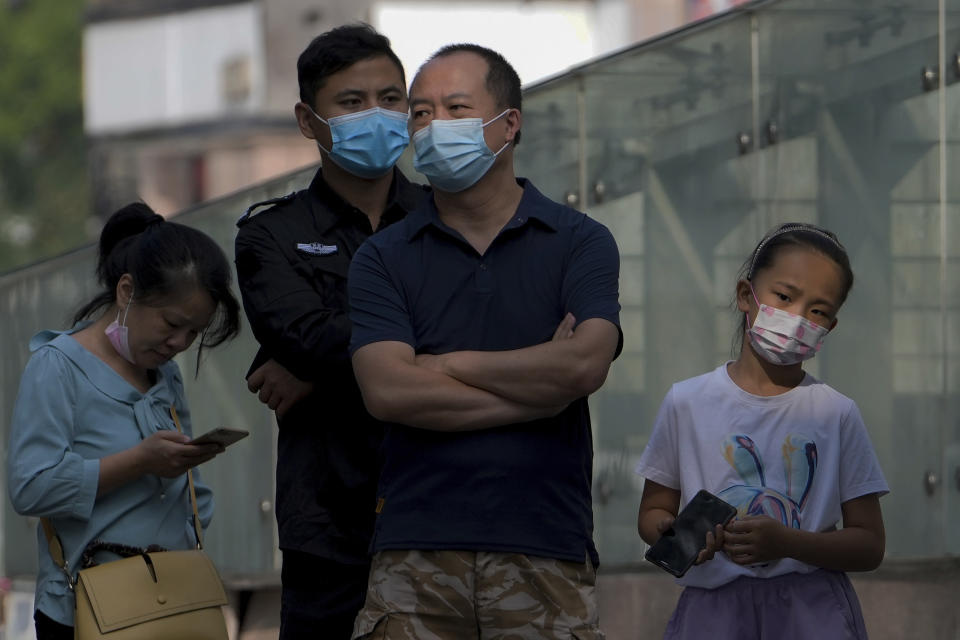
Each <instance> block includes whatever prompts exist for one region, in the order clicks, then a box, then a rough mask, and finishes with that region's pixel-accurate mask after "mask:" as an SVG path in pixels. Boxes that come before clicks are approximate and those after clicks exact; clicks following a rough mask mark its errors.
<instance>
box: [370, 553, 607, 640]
mask: <svg viewBox="0 0 960 640" xmlns="http://www.w3.org/2000/svg"><path fill="white" fill-rule="evenodd" d="M595 583H596V573H595V571H594V569H593V566H592V564H591V563H590V561H589V560H588V561H587V562H585V563H583V564H579V563H576V562H564V561H562V560H552V559H549V558H539V557H535V556H527V555H523V554H518V553H487V552H471V551H381V552H380V553H378V554H376V555H375V556H374V557H373V565H372V567H371V568H370V582H369V585H368V587H367V599H366V603H365V604H364V606H363V609H361V611H360V614H359V615H358V616H357V621H356V624H355V625H354V628H353V637H354V638H363V639H364V640H494V639H496V640H526V639H528V638H530V639H533V638H536V639H540V638H545V639H561V638H562V639H563V640H567V639H571V638H576V639H579V640H603V637H604V636H603V633H601V631H600V629H599V628H598V626H597V623H598V617H599V616H598V613H597V605H596V601H595V599H594V585H595Z"/></svg>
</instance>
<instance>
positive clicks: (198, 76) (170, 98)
mask: <svg viewBox="0 0 960 640" xmlns="http://www.w3.org/2000/svg"><path fill="white" fill-rule="evenodd" d="M263 60H264V53H263V36H262V24H261V19H260V7H259V5H258V4H256V3H253V2H251V3H248V4H237V5H227V6H223V7H215V8H209V9H199V10H195V11H187V12H184V13H177V14H169V15H163V16H154V17H148V18H142V19H135V20H118V21H112V22H103V23H93V24H90V25H88V26H87V28H86V30H85V32H84V42H83V63H84V74H85V77H84V119H85V128H86V131H87V133H90V134H104V133H119V132H123V131H130V130H135V129H142V128H153V127H163V126H172V125H178V124H183V123H190V122H198V121H210V120H214V119H220V118H226V117H229V115H230V114H233V113H238V112H239V113H243V112H251V111H256V110H257V109H258V108H259V107H260V105H262V103H263V95H262V94H263V84H264V82H263V75H264V73H263ZM231 61H246V63H245V64H247V71H246V74H241V76H246V77H247V79H248V81H249V94H248V95H247V96H246V97H245V98H244V99H241V100H238V101H235V102H233V103H231V102H230V101H229V100H228V99H227V97H226V96H225V95H224V91H223V83H224V81H225V75H224V73H225V68H226V66H227V65H228V64H229V63H230V62H231Z"/></svg>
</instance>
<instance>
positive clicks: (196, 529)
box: [170, 405, 203, 549]
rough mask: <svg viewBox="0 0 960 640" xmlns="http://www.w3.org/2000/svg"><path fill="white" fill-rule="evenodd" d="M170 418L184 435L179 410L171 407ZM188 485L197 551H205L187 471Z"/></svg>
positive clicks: (191, 485)
mask: <svg viewBox="0 0 960 640" xmlns="http://www.w3.org/2000/svg"><path fill="white" fill-rule="evenodd" d="M170 417H172V418H173V424H175V425H177V431H179V432H180V433H183V429H182V428H181V427H180V418H179V417H177V408H176V407H175V406H173V405H170ZM187 484H188V486H189V487H190V506H191V507H192V508H193V532H194V533H195V534H196V535H197V549H203V527H202V526H201V525H200V512H199V511H197V492H196V490H195V489H194V488H193V471H192V470H190V469H187Z"/></svg>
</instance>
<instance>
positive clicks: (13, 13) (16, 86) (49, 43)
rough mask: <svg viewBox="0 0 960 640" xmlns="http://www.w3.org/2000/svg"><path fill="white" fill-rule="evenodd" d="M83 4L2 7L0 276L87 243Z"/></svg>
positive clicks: (56, 1) (33, 2) (25, 1)
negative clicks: (7, 271) (82, 45)
mask: <svg viewBox="0 0 960 640" xmlns="http://www.w3.org/2000/svg"><path fill="white" fill-rule="evenodd" d="M82 11H83V1H82V0H19V1H17V2H12V1H11V0H0V272H2V271H5V270H7V269H10V268H12V267H15V266H18V265H21V264H24V263H26V262H32V261H35V260H39V259H42V258H46V257H50V256H52V255H56V254H58V253H62V252H63V251H66V250H68V249H71V248H74V247H76V246H78V245H80V244H84V243H86V242H87V241H88V238H87V234H86V231H85V224H86V221H87V219H88V217H89V216H90V204H89V203H90V197H89V186H88V179H87V162H86V145H85V141H84V135H83V98H82V73H81V67H82V63H81V60H82V56H81V42H82V29H83V19H82Z"/></svg>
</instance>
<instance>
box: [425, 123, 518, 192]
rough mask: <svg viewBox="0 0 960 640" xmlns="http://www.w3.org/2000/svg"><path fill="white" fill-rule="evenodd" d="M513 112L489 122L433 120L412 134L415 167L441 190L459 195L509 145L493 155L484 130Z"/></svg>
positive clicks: (478, 177)
mask: <svg viewBox="0 0 960 640" xmlns="http://www.w3.org/2000/svg"><path fill="white" fill-rule="evenodd" d="M511 110H512V109H505V110H504V111H503V113H501V114H500V115H498V116H497V117H496V118H492V119H490V120H488V121H487V122H484V121H483V119H481V118H457V119H454V120H431V121H430V124H428V125H427V126H425V127H424V128H423V129H420V130H419V131H417V132H416V133H414V134H413V149H414V151H415V153H414V157H413V168H414V169H416V170H417V171H419V172H420V173H422V174H423V175H425V176H426V177H427V180H429V181H430V184H431V185H433V188H434V189H439V190H440V191H447V192H449V193H456V192H458V191H463V190H464V189H467V188H469V187H472V186H473V185H475V184H476V183H477V181H478V180H480V178H482V177H483V176H485V175H486V174H487V171H489V170H490V167H492V166H493V162H494V161H495V160H496V159H497V156H498V155H500V152H501V151H503V150H504V149H506V148H507V145H508V144H510V143H509V142H506V143H504V145H503V146H502V147H500V149H499V150H498V151H497V152H496V153H494V152H493V151H491V150H490V147H488V146H487V142H486V141H485V140H484V139H483V128H484V127H486V126H487V125H488V124H490V123H491V122H494V121H495V120H499V119H500V118H502V117H503V116H504V115H506V114H507V113H508V112H510V111H511Z"/></svg>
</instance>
